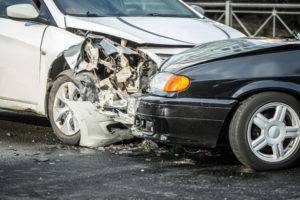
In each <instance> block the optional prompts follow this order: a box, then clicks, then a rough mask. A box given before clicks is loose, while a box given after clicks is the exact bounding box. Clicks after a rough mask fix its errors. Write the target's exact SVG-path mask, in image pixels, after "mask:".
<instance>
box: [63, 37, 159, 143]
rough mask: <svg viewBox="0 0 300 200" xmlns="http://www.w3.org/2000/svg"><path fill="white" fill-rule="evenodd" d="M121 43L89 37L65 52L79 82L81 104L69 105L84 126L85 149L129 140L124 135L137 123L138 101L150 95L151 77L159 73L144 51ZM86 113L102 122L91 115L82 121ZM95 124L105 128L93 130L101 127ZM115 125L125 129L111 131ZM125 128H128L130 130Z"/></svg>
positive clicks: (154, 63)
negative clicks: (136, 106) (148, 91)
mask: <svg viewBox="0 0 300 200" xmlns="http://www.w3.org/2000/svg"><path fill="white" fill-rule="evenodd" d="M121 43H122V44H118V43H115V42H113V41H111V40H109V39H107V38H104V37H100V36H96V35H89V36H88V37H87V38H86V40H85V41H84V42H82V43H80V44H78V45H76V46H73V47H71V48H70V49H68V50H66V51H65V52H64V57H65V59H66V61H67V63H68V65H69V67H70V68H71V70H73V72H74V76H75V79H76V80H77V81H78V83H79V84H78V85H79V91H80V101H78V102H69V106H70V107H71V108H72V109H71V110H73V111H74V114H75V116H76V115H77V119H78V118H79V119H78V120H79V121H80V122H79V124H81V125H80V130H81V137H82V139H81V142H80V144H81V145H82V146H106V145H109V144H112V143H115V142H117V141H120V140H123V139H127V138H129V136H128V137H126V136H124V134H130V131H129V128H130V127H131V126H132V125H133V123H134V115H135V109H136V108H135V105H136V103H135V101H136V99H137V98H138V96H141V95H142V94H143V93H145V92H146V90H147V87H148V83H149V81H150V79H151V77H153V76H154V75H155V74H156V73H157V70H158V64H157V63H156V62H154V61H153V59H151V58H150V57H149V56H148V55H146V54H145V53H143V52H142V51H140V50H137V49H133V48H129V47H126V42H125V41H122V42H121ZM78 109H81V111H80V110H78ZM84 110H90V112H88V113H89V114H90V115H91V116H90V117H91V119H93V117H96V118H101V120H100V121H97V120H87V118H89V117H88V116H87V115H88V113H85V115H86V116H85V117H84V118H82V116H80V115H81V113H83V111H84ZM92 113H93V114H92ZM80 118H81V119H80ZM103 119H105V120H103ZM89 123H90V124H89ZM95 123H96V124H98V123H100V124H101V128H93V129H92V130H89V127H97V126H95ZM115 124H121V126H120V127H122V128H119V129H118V128H114V129H110V128H107V127H108V126H113V125H115ZM103 125H104V126H105V127H106V128H103ZM124 126H125V127H127V128H128V129H127V128H125V129H127V130H126V131H124ZM87 127H88V128H87ZM114 127H118V126H114ZM95 129H98V130H95ZM84 131H85V132H84ZM91 131H92V132H93V133H91ZM95 131H96V132H98V133H97V134H98V135H99V136H100V135H101V137H100V138H102V139H100V140H101V141H98V142H95V141H97V139H96V138H95V135H97V134H95ZM103 134H105V135H106V137H105V139H103ZM91 135H93V137H90V136H91ZM88 137H89V138H90V139H87V138H88ZM98 139H99V138H98ZM91 140H93V141H91ZM82 141H85V142H82ZM103 141H105V142H103Z"/></svg>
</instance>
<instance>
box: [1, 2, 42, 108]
mask: <svg viewBox="0 0 300 200" xmlns="http://www.w3.org/2000/svg"><path fill="white" fill-rule="evenodd" d="M20 3H30V4H33V5H34V3H33V2H32V0H0V107H2V108H3V107H4V108H10V109H26V108H31V109H34V108H35V106H36V105H37V104H38V83H39V71H40V57H41V55H40V49H41V43H42V39H43V34H44V31H45V29H46V27H47V25H45V24H41V23H36V22H32V21H26V20H23V21H21V20H13V19H10V18H8V17H7V15H6V8H7V6H10V5H14V4H20Z"/></svg>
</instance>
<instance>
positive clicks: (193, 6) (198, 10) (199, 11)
mask: <svg viewBox="0 0 300 200" xmlns="http://www.w3.org/2000/svg"><path fill="white" fill-rule="evenodd" d="M191 7H192V8H193V9H194V10H195V11H196V12H197V13H199V14H201V15H204V14H205V10H204V9H203V8H202V7H201V6H197V5H191Z"/></svg>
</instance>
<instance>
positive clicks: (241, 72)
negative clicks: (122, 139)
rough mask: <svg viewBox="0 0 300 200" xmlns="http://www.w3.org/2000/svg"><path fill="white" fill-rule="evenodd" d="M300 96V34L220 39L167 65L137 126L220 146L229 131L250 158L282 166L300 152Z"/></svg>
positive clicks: (180, 140)
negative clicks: (288, 37) (286, 37)
mask: <svg viewBox="0 0 300 200" xmlns="http://www.w3.org/2000/svg"><path fill="white" fill-rule="evenodd" d="M299 98H300V42H299V41H296V40H295V41H292V40H271V39H264V38H254V39H250V38H242V39H232V40H226V41H218V42H212V43H207V44H204V45H200V46H197V47H195V48H193V49H190V50H188V51H185V52H183V53H181V54H179V55H176V56H173V57H171V58H170V59H169V60H167V61H166V62H165V63H164V64H163V65H162V67H161V69H160V73H158V74H157V75H156V76H155V77H154V78H153V80H152V82H151V84H150V89H149V95H148V96H145V97H143V98H141V99H140V102H139V106H138V110H137V115H136V120H135V127H136V129H137V130H138V134H139V135H141V136H142V137H144V138H148V139H152V140H156V141H161V142H166V143H172V144H180V145H186V146H195V147H208V148H214V147H216V146H217V145H219V144H220V143H222V142H223V141H226V138H229V142H230V146H231V148H232V150H233V152H234V153H235V155H236V156H237V158H238V159H239V160H240V161H241V162H242V163H243V164H245V165H246V166H249V167H251V168H253V169H256V170H275V169H282V168H286V167H290V166H291V165H293V164H295V162H296V160H297V159H298V158H299V156H300V118H299V112H300V101H299ZM224 139H225V140H224Z"/></svg>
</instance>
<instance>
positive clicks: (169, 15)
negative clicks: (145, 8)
mask: <svg viewBox="0 0 300 200" xmlns="http://www.w3.org/2000/svg"><path fill="white" fill-rule="evenodd" d="M146 16H152V17H190V16H188V15H176V14H173V15H172V14H160V13H148V14H146Z"/></svg>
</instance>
